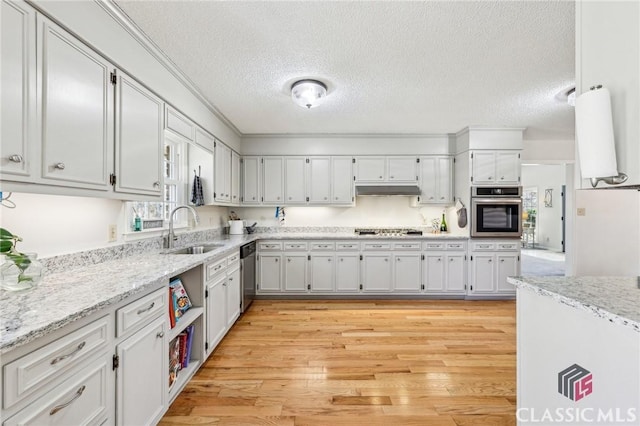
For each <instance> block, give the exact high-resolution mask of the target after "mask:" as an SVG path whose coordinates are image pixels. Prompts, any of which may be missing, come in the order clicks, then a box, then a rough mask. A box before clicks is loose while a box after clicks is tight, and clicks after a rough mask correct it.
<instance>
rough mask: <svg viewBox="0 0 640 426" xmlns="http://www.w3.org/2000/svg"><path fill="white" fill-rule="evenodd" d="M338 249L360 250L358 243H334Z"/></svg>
mask: <svg viewBox="0 0 640 426" xmlns="http://www.w3.org/2000/svg"><path fill="white" fill-rule="evenodd" d="M336 249H337V250H338V251H357V250H360V243H336Z"/></svg>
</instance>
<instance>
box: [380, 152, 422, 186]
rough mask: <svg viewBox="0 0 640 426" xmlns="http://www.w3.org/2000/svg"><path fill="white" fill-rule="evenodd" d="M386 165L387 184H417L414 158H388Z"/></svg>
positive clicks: (415, 159)
mask: <svg viewBox="0 0 640 426" xmlns="http://www.w3.org/2000/svg"><path fill="white" fill-rule="evenodd" d="M387 164H388V169H387V170H388V173H387V175H388V180H389V182H411V183H417V182H418V171H417V165H418V161H417V158H416V157H389V158H387Z"/></svg>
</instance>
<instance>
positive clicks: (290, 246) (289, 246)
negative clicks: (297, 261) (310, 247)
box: [284, 242, 307, 251]
mask: <svg viewBox="0 0 640 426" xmlns="http://www.w3.org/2000/svg"><path fill="white" fill-rule="evenodd" d="M284 249H285V250H287V251H307V243H301V242H298V243H284Z"/></svg>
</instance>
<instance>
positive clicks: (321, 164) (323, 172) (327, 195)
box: [308, 157, 351, 204]
mask: <svg viewBox="0 0 640 426" xmlns="http://www.w3.org/2000/svg"><path fill="white" fill-rule="evenodd" d="M308 170H309V193H308V201H309V204H330V203H332V198H331V158H330V157H310V158H309V159H308ZM349 174H351V172H349ZM349 179H351V177H350V176H349Z"/></svg>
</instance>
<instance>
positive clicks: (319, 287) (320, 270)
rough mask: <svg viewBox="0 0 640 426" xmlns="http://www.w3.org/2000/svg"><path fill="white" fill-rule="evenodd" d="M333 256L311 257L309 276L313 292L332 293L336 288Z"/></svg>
mask: <svg viewBox="0 0 640 426" xmlns="http://www.w3.org/2000/svg"><path fill="white" fill-rule="evenodd" d="M334 259H335V258H334V256H333V254H312V255H310V256H309V263H310V266H309V276H310V279H309V281H310V290H311V292H324V293H332V292H334V291H335V286H334V267H333V265H334V263H335V262H334Z"/></svg>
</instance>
